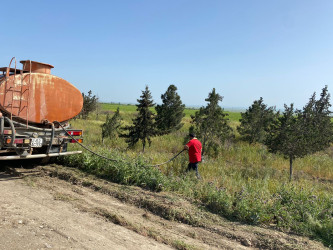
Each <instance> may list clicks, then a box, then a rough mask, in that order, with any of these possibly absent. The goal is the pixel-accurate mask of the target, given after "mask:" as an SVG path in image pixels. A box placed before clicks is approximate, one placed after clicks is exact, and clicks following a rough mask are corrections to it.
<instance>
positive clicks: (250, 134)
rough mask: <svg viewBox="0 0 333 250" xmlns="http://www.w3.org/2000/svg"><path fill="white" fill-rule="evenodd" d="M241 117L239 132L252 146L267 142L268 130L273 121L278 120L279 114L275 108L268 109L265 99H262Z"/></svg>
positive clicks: (256, 101)
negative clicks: (256, 143)
mask: <svg viewBox="0 0 333 250" xmlns="http://www.w3.org/2000/svg"><path fill="white" fill-rule="evenodd" d="M241 116H242V118H241V119H240V122H241V124H240V125H239V126H238V127H237V131H238V132H239V134H240V135H241V137H242V139H243V140H244V141H248V142H249V143H250V144H251V143H255V142H260V143H263V142H264V141H265V138H266V134H267V129H268V127H269V125H270V124H271V123H272V121H273V120H274V119H277V117H278V116H279V113H276V112H275V108H273V107H267V105H266V104H264V102H263V98H262V97H260V99H259V100H255V101H254V102H253V104H252V105H251V106H250V107H249V108H248V109H247V110H246V111H245V113H241Z"/></svg>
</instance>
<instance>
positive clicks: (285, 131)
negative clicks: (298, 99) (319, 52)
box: [265, 86, 333, 180]
mask: <svg viewBox="0 0 333 250" xmlns="http://www.w3.org/2000/svg"><path fill="white" fill-rule="evenodd" d="M329 100H330V95H329V94H328V91H327V86H325V88H323V90H322V93H321V95H320V99H319V100H316V93H314V94H313V95H312V96H311V98H310V100H309V102H308V103H307V104H306V105H305V106H304V108H303V110H296V111H294V108H293V105H292V104H291V106H290V107H288V106H286V105H285V111H284V112H283V114H282V116H281V117H279V118H278V120H277V121H276V122H275V123H273V124H272V126H271V127H270V131H269V134H268V136H267V139H266V142H265V144H266V145H267V147H268V149H269V151H271V152H273V153H281V154H283V155H284V156H285V157H286V158H289V165H290V177H289V178H290V180H291V177H292V173H293V161H294V160H295V158H298V157H304V156H305V155H307V154H312V153H315V152H317V151H320V150H323V149H325V148H327V147H329V146H330V144H331V143H332V142H333V124H332V122H331V117H330V114H331V113H332V112H331V111H330V110H329V108H330V107H331V104H330V102H329Z"/></svg>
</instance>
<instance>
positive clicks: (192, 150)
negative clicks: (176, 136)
mask: <svg viewBox="0 0 333 250" xmlns="http://www.w3.org/2000/svg"><path fill="white" fill-rule="evenodd" d="M189 136H190V141H189V142H188V143H187V144H186V145H185V146H184V149H186V150H188V156H189V159H190V163H189V164H188V168H187V171H190V170H195V173H196V176H197V178H200V174H199V170H198V163H199V162H200V161H201V149H202V145H201V142H200V141H199V140H198V139H197V138H196V137H195V134H193V133H190V134H189Z"/></svg>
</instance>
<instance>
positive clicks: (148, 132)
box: [120, 86, 156, 152]
mask: <svg viewBox="0 0 333 250" xmlns="http://www.w3.org/2000/svg"><path fill="white" fill-rule="evenodd" d="M140 98H141V99H137V101H138V104H137V105H136V106H137V109H136V110H137V111H138V114H137V116H136V117H135V118H134V119H133V120H132V121H133V125H131V126H126V127H124V128H123V129H124V130H125V131H128V134H121V135H120V136H121V137H124V138H125V141H126V143H127V144H128V147H133V146H134V145H135V144H136V143H137V142H138V141H139V140H141V142H142V151H143V152H144V151H145V146H146V143H147V142H148V144H149V146H150V144H151V137H153V136H155V135H156V128H155V120H154V114H153V112H152V111H151V110H150V109H149V108H151V107H153V106H154V103H153V100H152V96H151V93H150V91H149V89H148V86H146V88H145V90H144V91H142V95H141V96H140Z"/></svg>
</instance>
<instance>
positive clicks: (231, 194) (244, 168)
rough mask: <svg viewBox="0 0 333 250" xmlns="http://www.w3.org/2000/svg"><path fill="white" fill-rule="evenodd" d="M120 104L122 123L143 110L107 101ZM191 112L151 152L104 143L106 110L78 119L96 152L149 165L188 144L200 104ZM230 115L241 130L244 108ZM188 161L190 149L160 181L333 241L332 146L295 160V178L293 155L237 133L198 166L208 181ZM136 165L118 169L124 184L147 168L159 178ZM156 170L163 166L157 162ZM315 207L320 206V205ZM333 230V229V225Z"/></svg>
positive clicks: (216, 206) (226, 212)
mask: <svg viewBox="0 0 333 250" xmlns="http://www.w3.org/2000/svg"><path fill="white" fill-rule="evenodd" d="M118 106H119V108H120V114H121V116H122V117H123V124H131V119H132V118H133V117H134V114H135V109H136V107H135V106H134V105H118V104H102V111H104V112H105V111H109V112H114V111H115V110H116V109H117V107H118ZM185 111H186V112H187V115H186V116H185V117H184V119H183V123H184V126H183V127H182V128H181V129H180V130H179V131H177V132H174V133H171V134H169V135H164V136H160V137H154V138H153V139H152V145H151V146H150V147H147V148H146V150H145V153H144V154H142V152H141V150H142V147H141V144H140V143H138V145H136V146H135V147H134V148H133V149H127V144H126V143H125V142H124V140H123V139H121V138H113V139H107V140H105V142H104V145H103V144H102V140H101V124H102V123H103V122H104V121H105V117H106V114H104V113H101V114H99V115H98V120H96V115H95V114H92V115H91V116H90V117H89V119H88V120H79V119H77V120H74V121H72V125H73V126H74V127H75V128H82V129H83V130H84V142H85V144H86V145H89V146H90V147H92V149H93V150H96V151H98V152H102V153H105V154H108V155H109V156H112V157H115V156H117V157H120V158H122V159H127V161H130V162H131V161H132V163H133V164H139V163H134V162H136V161H139V162H141V163H140V164H141V165H142V164H143V165H145V166H148V165H154V164H159V163H162V162H165V161H167V160H168V159H170V158H171V157H172V156H173V155H175V154H176V153H178V152H179V151H181V150H182V149H183V145H184V142H185V141H186V140H187V134H188V128H189V126H190V121H191V119H190V114H194V113H195V110H191V109H186V110H185ZM226 112H227V111H226ZM229 114H230V116H229V119H230V122H231V125H232V127H233V129H234V131H236V127H237V125H238V124H239V118H240V113H237V112H230V113H229ZM75 147H77V145H76V146H75ZM84 157H85V158H84V159H85V160H84V161H86V162H88V163H87V164H88V165H89V169H93V168H94V166H95V167H97V166H99V167H98V168H104V166H107V165H105V163H102V162H99V160H98V159H95V158H93V159H92V158H90V157H89V156H88V155H85V156H84ZM81 160H82V159H81ZM142 161H143V163H142ZM187 163H188V156H187V154H186V153H185V152H184V153H183V154H181V155H180V156H179V157H178V158H177V159H175V160H174V161H173V162H171V163H168V164H166V165H163V166H160V167H159V170H160V171H161V173H162V174H163V176H160V177H158V178H162V179H160V180H161V183H164V184H163V185H164V186H163V188H164V189H165V190H170V191H174V192H177V193H179V194H181V195H184V196H185V197H189V198H193V199H199V200H200V201H201V202H203V203H204V204H206V206H207V207H208V208H209V209H211V210H212V211H215V212H217V213H218V214H221V215H223V216H226V217H227V218H235V219H237V220H241V221H243V222H248V223H256V224H276V225H277V226H278V227H280V228H283V230H292V231H294V232H297V233H303V234H305V235H312V236H313V235H316V237H319V238H320V239H322V240H323V241H324V242H326V244H329V243H330V244H333V240H331V241H329V239H330V237H331V235H330V234H329V232H332V233H331V234H333V218H332V215H330V216H331V217H327V216H326V215H325V216H326V217H325V216H324V215H322V213H324V212H323V211H332V213H333V147H331V148H329V149H327V150H325V151H322V152H319V153H316V154H313V155H308V156H306V157H304V158H302V159H296V160H295V161H294V178H293V181H292V182H289V161H288V160H287V159H285V158H283V156H281V155H275V154H271V153H269V152H268V151H267V148H266V147H265V146H263V145H261V144H253V145H249V144H248V143H245V142H241V141H238V140H237V137H236V140H235V141H230V142H227V143H226V144H225V145H222V146H221V148H220V153H219V154H218V155H217V157H208V156H204V161H203V162H202V163H200V164H199V171H200V174H201V176H202V180H200V181H197V180H196V178H195V176H194V174H193V173H190V174H186V173H185V170H186V168H187ZM94 164H95V165H94ZM103 164H104V165H103ZM140 164H139V165H140ZM128 167H130V166H128ZM130 168H131V170H130V172H128V176H127V177H126V176H124V175H126V173H125V172H124V173H122V174H120V173H118V172H117V174H118V175H119V176H122V177H121V178H125V179H124V180H123V179H119V180H121V181H120V182H124V183H127V181H129V182H128V183H130V184H133V183H132V182H131V181H130V180H131V178H134V179H135V183H136V182H138V183H141V182H140V178H143V179H145V178H148V177H144V176H145V174H147V176H150V177H149V178H157V177H151V176H152V175H151V174H152V173H150V172H149V170H145V171H148V172H147V173H145V174H143V173H141V172H140V174H139V175H138V174H137V173H134V172H131V171H135V169H132V167H130ZM117 169H118V170H117V171H121V170H119V169H121V167H119V168H117ZM155 170H157V169H155V168H154V171H155ZM89 171H90V170H89ZM91 171H93V170H91ZM103 171H105V170H103ZM126 171H127V170H126ZM128 171H129V170H128ZM140 171H141V170H140ZM96 173H99V172H98V171H97V172H96ZM154 173H155V172H154ZM119 178H120V177H119ZM158 178H157V179H158ZM164 178H166V179H164ZM117 180H118V179H117ZM162 180H163V181H162ZM149 181H152V182H154V183H152V184H151V186H152V187H156V185H158V184H156V180H155V179H154V180H153V179H151V180H148V179H145V181H142V183H146V182H149ZM138 185H140V184H138ZM311 195H313V196H314V197H315V198H313V201H312V200H311V202H312V203H311V202H309V199H312V198H311V197H312V196H311ZM281 197H282V198H281ZM281 199H282V200H281ZM288 199H291V200H288ZM284 202H291V203H290V204H294V205H292V206H291V207H288V206H287V205H283V204H284ZM311 206H314V208H313V209H315V210H313V209H312V208H311ZM302 209H303V212H304V213H303V214H304V215H303V216H304V218H301V217H299V216H300V215H299V214H298V212H299V211H298V210H302ZM311 209H312V210H311ZM300 212H302V211H300ZM272 214H273V215H272ZM274 215H275V217H274ZM276 218H277V219H276ZM302 223H303V224H302ZM331 228H332V231H329V230H330V229H331ZM321 233H323V234H325V235H326V236H325V235H321ZM332 239H333V236H332Z"/></svg>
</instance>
